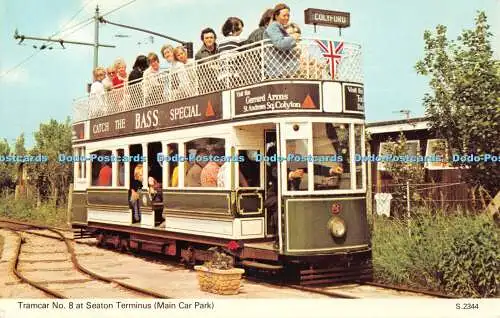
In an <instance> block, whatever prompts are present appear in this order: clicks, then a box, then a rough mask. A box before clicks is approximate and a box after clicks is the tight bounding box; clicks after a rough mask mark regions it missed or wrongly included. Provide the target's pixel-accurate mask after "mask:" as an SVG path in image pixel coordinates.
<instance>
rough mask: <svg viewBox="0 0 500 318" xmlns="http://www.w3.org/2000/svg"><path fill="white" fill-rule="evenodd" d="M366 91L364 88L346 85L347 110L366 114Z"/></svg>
mask: <svg viewBox="0 0 500 318" xmlns="http://www.w3.org/2000/svg"><path fill="white" fill-rule="evenodd" d="M363 96H364V89H363V86H359V85H350V84H344V100H345V110H346V111H348V112H349V111H352V112H364V111H365V103H364V99H363Z"/></svg>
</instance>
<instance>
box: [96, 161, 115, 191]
mask: <svg viewBox="0 0 500 318" xmlns="http://www.w3.org/2000/svg"><path fill="white" fill-rule="evenodd" d="M112 177H113V172H112V169H111V165H110V164H109V162H105V163H103V164H102V167H101V169H100V170H99V177H97V185H98V186H101V187H105V186H108V187H109V186H111V182H112Z"/></svg>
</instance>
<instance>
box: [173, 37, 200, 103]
mask: <svg viewBox="0 0 500 318" xmlns="http://www.w3.org/2000/svg"><path fill="white" fill-rule="evenodd" d="M174 58H175V62H174V63H173V65H172V72H173V74H172V77H171V79H172V89H173V91H174V92H175V94H174V96H175V98H176V99H181V98H186V97H190V96H193V95H196V83H195V82H196V81H195V76H194V74H193V71H194V70H193V68H192V67H193V65H192V64H191V63H188V57H187V52H186V49H185V48H184V47H183V46H178V47H176V48H175V49H174Z"/></svg>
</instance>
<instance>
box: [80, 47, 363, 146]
mask: <svg viewBox="0 0 500 318" xmlns="http://www.w3.org/2000/svg"><path fill="white" fill-rule="evenodd" d="M361 62H362V58H361V49H360V46H359V45H357V44H352V43H347V42H334V41H325V40H317V39H303V40H301V41H300V42H298V44H297V45H296V47H295V48H293V49H291V50H287V51H282V50H279V49H277V48H275V47H274V46H273V45H272V44H271V43H270V42H268V41H261V42H257V43H252V44H249V45H246V46H243V47H240V48H238V49H237V50H234V51H228V52H224V53H221V54H217V55H214V56H210V57H208V58H205V59H202V60H198V61H196V62H192V63H187V64H185V65H182V66H180V67H179V66H177V67H172V68H170V69H168V70H162V71H160V72H159V73H157V74H155V75H153V76H150V77H146V78H143V80H142V82H139V83H129V84H126V85H125V86H123V87H121V88H115V89H113V90H111V91H108V92H106V93H105V94H104V95H91V96H88V97H85V98H81V99H78V100H75V102H74V111H73V120H74V122H75V123H78V122H85V121H89V120H90V121H91V127H88V128H84V127H85V126H87V125H83V124H84V123H82V125H81V128H78V127H75V128H76V129H75V130H77V131H75V133H76V134H77V135H76V136H74V140H82V139H99V138H102V137H108V138H109V137H112V136H118V135H120V134H121V133H122V132H124V133H126V132H128V128H129V127H128V126H130V128H131V129H132V130H133V131H134V132H137V131H141V130H144V129H154V128H165V127H173V126H182V125H185V124H195V123H201V122H207V121H210V120H218V119H232V118H237V117H241V116H251V115H260V114H266V113H269V112H272V113H274V112H277V113H282V112H301V113H303V112H308V111H311V112H327V113H350V114H360V115H363V114H364V104H363V86H362V82H363V76H362V69H361ZM325 96H328V98H324V97H325ZM139 110H142V111H143V114H140V115H139V116H138V115H137V114H135V113H136V112H137V111H139ZM129 117H130V118H129ZM160 117H161V118H160ZM162 118H164V120H163V121H164V122H165V123H164V124H162V123H161V121H162ZM128 123H130V124H128ZM110 126H112V127H110ZM162 126H164V127H162ZM84 130H85V131H86V133H85V135H86V136H85V137H86V138H82V137H83V131H84ZM89 130H90V131H89ZM130 132H132V131H130ZM89 133H90V134H89ZM88 135H90V136H88ZM75 137H76V138H75ZM89 137H90V138H89Z"/></svg>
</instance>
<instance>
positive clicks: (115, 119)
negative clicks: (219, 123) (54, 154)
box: [90, 93, 222, 139]
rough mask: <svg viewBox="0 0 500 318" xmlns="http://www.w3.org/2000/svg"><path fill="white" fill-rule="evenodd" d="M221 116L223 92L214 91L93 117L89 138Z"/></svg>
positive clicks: (215, 118) (135, 131) (193, 122)
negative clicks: (213, 92)
mask: <svg viewBox="0 0 500 318" xmlns="http://www.w3.org/2000/svg"><path fill="white" fill-rule="evenodd" d="M218 119H222V94H221V93H215V94H209V95H203V96H197V97H193V98H188V99H184V100H180V101H176V102H171V103H166V104H161V105H157V106H152V107H147V108H141V109H136V110H132V111H128V112H124V113H119V114H116V115H111V116H106V117H102V118H96V119H92V120H91V121H90V139H97V138H104V137H114V136H121V135H124V134H131V133H137V132H142V131H154V130H157V129H164V128H172V127H178V126H184V125H189V124H195V123H201V122H209V121H213V120H218Z"/></svg>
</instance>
